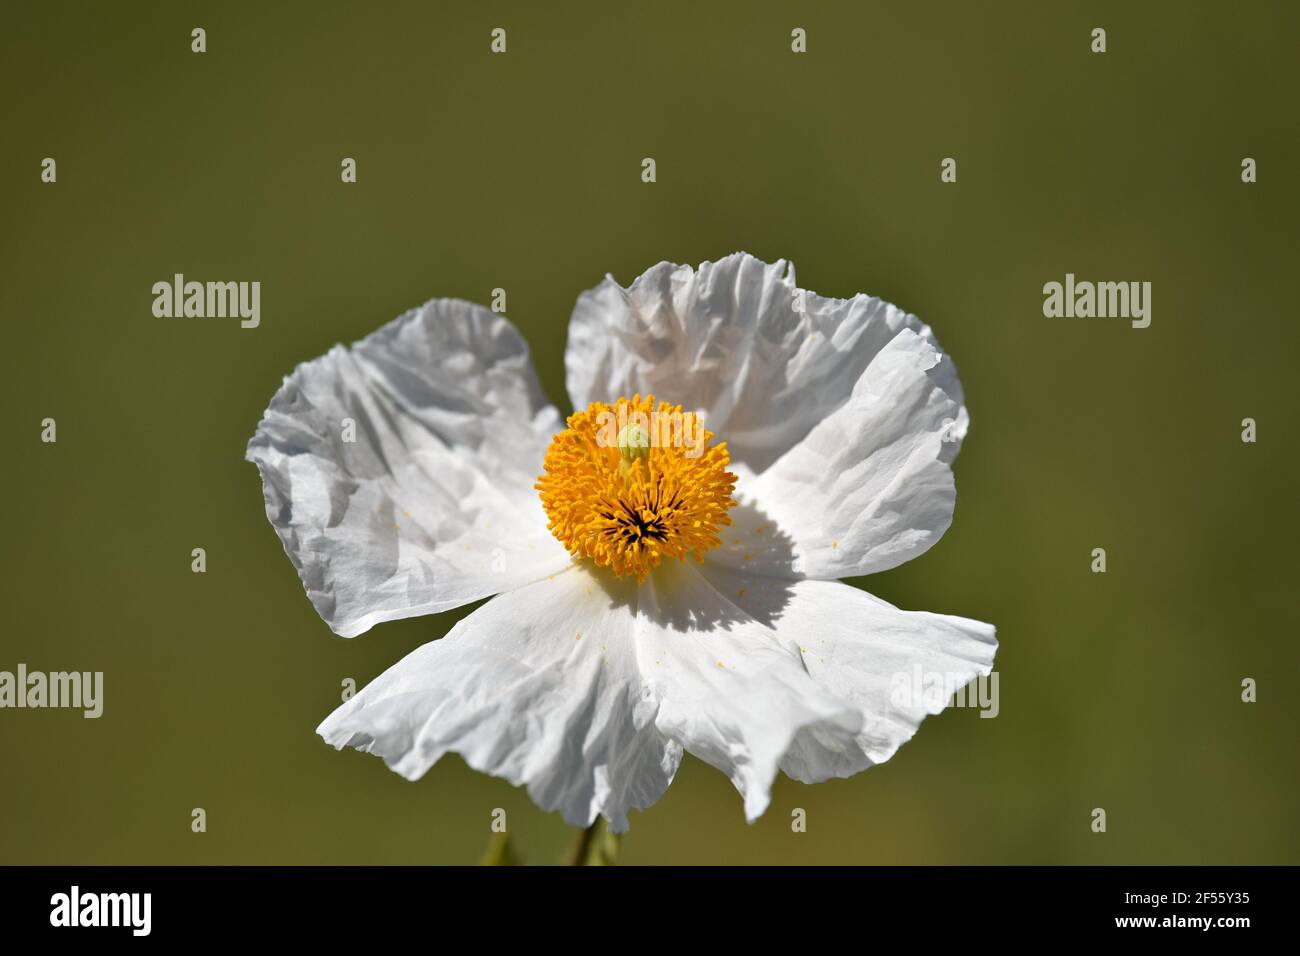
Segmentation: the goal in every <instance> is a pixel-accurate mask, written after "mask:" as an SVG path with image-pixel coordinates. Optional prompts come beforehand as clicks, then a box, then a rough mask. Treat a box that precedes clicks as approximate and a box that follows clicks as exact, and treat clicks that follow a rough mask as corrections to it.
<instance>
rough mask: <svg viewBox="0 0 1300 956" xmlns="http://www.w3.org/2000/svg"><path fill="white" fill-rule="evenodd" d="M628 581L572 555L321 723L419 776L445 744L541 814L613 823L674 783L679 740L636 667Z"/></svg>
mask: <svg viewBox="0 0 1300 956" xmlns="http://www.w3.org/2000/svg"><path fill="white" fill-rule="evenodd" d="M636 634H637V623H636V582H635V580H632V581H630V582H629V581H626V580H624V581H618V580H617V579H614V578H612V576H609V575H604V574H600V573H598V572H595V571H593V570H592V569H590V568H588V567H586V566H582V565H573V566H571V567H570V568H569V569H568V570H565V571H563V572H561V573H559V574H557V575H555V577H554V578H552V579H545V580H542V581H538V582H536V583H534V584H530V585H527V586H525V587H523V588H520V589H519V590H516V591H511V592H509V593H506V594H501V595H498V596H497V597H495V598H493V599H492V600H490V601H488V602H487V603H486V604H484V605H483V606H482V607H481V608H478V609H477V610H475V611H474V612H473V613H472V614H470V615H469V616H468V617H466V618H464V619H463V620H461V621H460V622H459V623H458V624H457V625H456V626H455V627H454V628H453V629H452V630H451V632H450V633H449V634H448V635H447V636H446V637H444V638H443V639H442V640H439V641H434V642H432V643H429V644H425V645H424V646H423V647H421V648H419V649H417V650H415V651H413V652H412V653H411V654H409V655H407V656H406V657H405V658H403V659H402V660H401V661H400V662H398V663H397V664H395V665H394V666H393V667H391V668H389V669H388V670H387V671H385V672H384V673H383V674H381V675H380V676H379V677H377V678H376V679H375V680H374V681H372V682H371V683H370V684H368V685H367V686H366V687H365V688H363V689H362V690H361V691H360V692H359V693H358V694H357V695H356V696H354V697H353V698H351V699H350V700H349V701H347V703H345V704H343V705H342V706H341V707H339V708H338V709H337V710H336V711H334V713H333V714H331V715H330V716H329V717H328V718H327V719H326V720H325V721H324V723H322V724H321V726H320V727H319V729H318V733H320V735H321V736H322V737H324V738H325V740H326V741H327V742H328V743H330V744H333V745H334V746H336V747H339V748H342V747H344V746H352V747H356V748H357V749H359V750H364V751H366V752H368V753H374V754H378V755H379V756H381V757H383V759H384V761H385V762H386V763H387V764H388V766H389V767H391V768H392V769H393V770H395V771H397V772H398V773H400V774H401V775H402V776H404V777H406V778H408V779H415V778H417V777H419V776H421V775H422V774H424V772H425V771H426V770H428V769H429V767H431V766H432V765H433V764H434V763H435V762H436V761H437V760H438V759H439V758H441V757H442V756H443V754H445V753H447V752H449V751H451V752H455V753H459V754H460V755H461V756H462V757H464V758H465V762H466V763H468V764H469V765H470V766H471V767H473V768H474V769H476V770H479V771H482V772H484V773H489V774H492V775H494V776H498V777H503V778H505V779H506V780H508V781H510V782H511V783H512V784H515V785H516V786H519V785H526V786H527V788H528V793H529V795H530V796H531V797H532V799H533V800H534V801H535V802H536V803H537V805H538V806H540V807H542V808H543V809H544V810H558V811H560V813H561V814H562V815H563V816H564V819H565V821H566V822H567V823H570V824H572V825H574V826H582V827H585V826H588V825H590V824H591V822H592V821H593V820H594V819H595V817H596V814H597V813H600V814H603V815H604V816H605V817H606V819H608V820H609V821H610V825H611V827H612V828H613V829H614V830H616V831H621V830H624V829H626V828H627V813H628V811H629V810H633V809H642V808H645V807H648V806H649V805H650V804H652V803H654V802H655V801H656V800H658V799H659V797H660V796H661V795H662V794H663V792H664V790H666V789H667V787H668V784H669V783H671V782H672V779H673V775H674V774H675V773H676V771H677V766H678V764H679V762H680V760H681V747H680V746H679V745H678V744H677V743H676V742H674V741H672V740H670V739H668V738H667V737H665V736H664V735H663V734H662V733H660V731H659V730H658V728H657V727H656V726H655V713H656V710H657V702H656V701H655V700H654V699H653V697H652V696H651V693H650V688H649V687H648V686H647V684H646V683H645V681H644V680H643V679H642V677H641V672H640V667H639V664H638V656H639V655H638V650H637V643H636Z"/></svg>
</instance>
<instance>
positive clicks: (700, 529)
mask: <svg viewBox="0 0 1300 956" xmlns="http://www.w3.org/2000/svg"><path fill="white" fill-rule="evenodd" d="M567 424H568V428H566V429H565V430H564V431H562V432H560V433H559V434H557V435H556V436H555V437H553V438H552V439H551V444H550V447H549V448H548V449H547V451H546V459H545V463H544V466H543V472H542V474H541V476H540V477H539V478H538V479H537V485H536V488H537V490H538V491H539V492H540V493H541V499H542V507H543V508H545V509H546V516H547V518H548V519H549V527H550V530H551V533H552V534H553V535H555V537H556V538H557V539H558V540H559V541H560V542H561V543H562V544H563V545H564V546H565V547H566V548H568V550H569V552H570V553H571V554H573V555H574V556H575V557H584V558H590V559H591V560H592V561H593V562H595V563H596V564H597V565H600V566H602V567H608V568H610V569H612V570H613V571H614V573H615V574H619V575H625V574H626V575H635V576H636V577H637V579H638V580H641V581H644V580H645V578H646V576H647V575H648V574H649V573H650V572H651V571H652V570H653V569H654V568H656V567H658V566H659V564H660V563H661V562H662V560H663V559H664V558H665V557H669V558H677V559H679V560H681V559H684V558H685V557H686V555H688V554H691V555H694V556H695V558H696V559H697V560H702V559H703V557H704V554H705V552H707V551H711V550H712V549H714V548H716V547H718V546H719V545H720V544H721V543H722V539H721V537H720V536H719V529H720V528H722V527H723V526H725V525H729V524H731V519H730V517H729V516H728V515H727V510H728V509H729V508H731V507H732V506H734V505H735V503H736V502H735V499H734V498H733V497H732V492H733V490H734V488H735V484H736V476H735V475H733V474H732V473H731V472H729V471H727V466H728V465H729V464H730V463H731V458H730V455H729V454H728V452H727V446H726V443H725V442H722V443H719V444H716V445H711V444H710V443H711V442H712V439H713V434H712V433H711V432H709V431H706V430H705V429H704V426H703V424H702V423H701V422H700V420H699V418H698V417H697V416H696V415H695V414H694V413H693V412H683V411H682V408H681V406H680V405H669V404H668V403H666V402H660V403H658V404H657V405H656V403H655V397H654V396H653V395H647V396H646V397H645V398H642V397H641V396H640V395H636V396H633V398H632V399H630V400H629V399H626V398H620V399H619V400H618V401H616V402H614V403H613V404H612V405H610V404H607V403H605V402H592V403H591V405H589V406H588V407H587V409H586V410H585V411H581V412H575V413H574V414H573V415H570V416H569V420H568V422H567Z"/></svg>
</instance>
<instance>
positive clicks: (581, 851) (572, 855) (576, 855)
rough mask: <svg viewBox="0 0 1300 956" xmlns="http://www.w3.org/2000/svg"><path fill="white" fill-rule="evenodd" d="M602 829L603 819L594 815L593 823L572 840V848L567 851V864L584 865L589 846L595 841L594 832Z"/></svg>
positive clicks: (589, 849)
mask: <svg viewBox="0 0 1300 956" xmlns="http://www.w3.org/2000/svg"><path fill="white" fill-rule="evenodd" d="M603 829H604V819H603V818H602V817H596V822H595V823H593V824H592V825H591V826H589V827H587V829H585V830H582V831H580V832H579V833H578V838H577V839H576V840H574V841H573V849H571V850H570V851H569V860H568V865H569V866H584V865H585V864H586V862H587V855H588V854H589V853H590V852H591V846H592V843H594V842H595V839H596V834H597V832H598V831H600V830H603Z"/></svg>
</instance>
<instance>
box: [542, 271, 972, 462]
mask: <svg viewBox="0 0 1300 956" xmlns="http://www.w3.org/2000/svg"><path fill="white" fill-rule="evenodd" d="M797 292H799V290H797V287H796V286H795V280H794V267H793V265H791V264H789V263H787V262H785V261H784V260H778V261H777V262H775V263H773V264H770V265H769V264H768V263H765V262H762V261H760V260H758V259H755V258H754V257H753V256H750V255H747V254H745V253H736V254H734V255H730V256H727V257H726V258H725V259H722V260H719V261H718V262H705V263H703V264H701V265H700V267H699V269H698V270H696V269H692V268H691V267H690V266H679V265H673V264H671V263H667V262H661V263H660V264H658V265H656V266H654V267H653V268H651V269H649V270H648V271H647V272H646V273H645V274H644V275H642V276H641V277H640V278H638V279H637V280H636V281H635V282H633V283H632V284H631V285H630V286H628V287H627V288H624V287H622V286H621V285H619V284H618V282H616V281H615V280H614V278H613V277H612V276H607V277H606V278H605V281H604V282H602V283H601V284H600V285H599V286H597V287H596V288H594V289H591V290H590V291H588V292H585V293H583V294H582V295H581V296H580V297H579V299H578V302H577V305H576V306H575V308H574V312H573V317H572V319H571V321H570V324H569V342H568V349H567V351H566V353H565V369H566V372H567V375H568V389H569V397H570V398H571V399H572V401H573V404H574V407H575V408H586V407H587V405H588V404H589V403H590V402H592V401H612V400H614V399H616V398H618V397H619V396H621V395H626V396H629V397H630V396H631V395H632V394H633V393H636V392H640V393H641V394H646V393H653V394H655V395H656V396H658V397H660V398H662V399H664V400H667V401H671V402H673V403H677V404H681V405H682V406H683V408H685V409H686V410H688V411H696V412H701V413H703V414H704V417H705V422H706V424H707V426H708V427H709V429H710V430H712V431H713V432H714V433H715V434H717V435H718V437H719V439H720V440H725V441H726V442H727V446H728V448H729V449H730V451H731V456H732V459H733V461H736V462H740V463H743V464H744V465H746V466H748V467H749V468H750V469H751V470H753V471H755V472H761V471H763V470H764V469H765V468H767V467H768V466H769V465H770V464H771V463H772V462H774V461H775V460H776V459H777V458H778V457H779V456H780V455H782V454H783V453H784V452H786V451H787V450H788V449H790V448H791V447H793V446H794V445H795V444H796V443H797V442H798V441H799V440H800V439H802V438H804V437H805V436H806V435H807V434H808V433H809V431H811V430H812V428H813V427H814V426H815V425H816V424H817V423H818V422H820V421H821V420H822V419H824V418H825V417H826V416H828V415H830V414H831V413H833V412H834V411H835V410H836V409H838V408H839V407H840V406H842V405H843V404H845V403H846V402H847V401H848V400H849V397H850V395H852V394H853V393H854V391H855V385H856V384H857V383H858V381H859V379H860V378H861V377H862V375H863V373H864V372H865V370H866V369H867V368H868V366H869V365H870V364H871V363H872V361H873V360H874V359H875V357H876V356H877V355H878V354H879V353H880V352H881V351H882V350H883V349H884V348H886V347H887V346H888V345H889V343H890V342H892V341H893V340H894V339H895V337H897V336H898V335H899V333H900V332H902V331H904V330H910V331H912V332H914V333H915V334H917V335H919V336H921V337H922V338H924V339H925V340H926V341H928V342H930V343H931V344H932V345H934V346H935V347H936V349H937V347H938V343H937V342H935V341H934V337H933V335H932V333H931V331H930V329H929V327H928V326H926V325H925V324H924V323H922V322H921V321H920V320H919V319H918V318H917V317H916V316H914V315H909V314H907V313H905V312H903V311H902V310H901V309H898V308H896V307H895V306H893V305H890V304H889V303H888V302H885V301H883V300H881V299H878V298H874V297H871V296H867V295H857V296H854V297H853V298H852V299H829V298H823V297H822V296H819V295H816V294H814V293H812V292H807V291H803V292H802V293H801V294H800V295H796V293H797ZM800 299H801V300H802V306H803V308H802V311H798V310H797V308H796V306H797V305H798V303H799V300H800ZM935 378H936V380H937V381H938V383H939V384H940V385H941V387H943V389H944V391H945V392H946V393H947V394H948V395H949V396H950V397H951V398H952V399H953V400H954V402H955V405H956V408H955V410H954V422H953V426H952V432H951V437H952V439H953V444H952V447H951V449H950V451H951V454H956V451H957V447H958V445H959V443H960V441H961V439H962V437H963V436H964V435H965V431H966V422H967V417H966V410H965V407H964V402H963V399H962V392H961V385H960V383H959V382H958V379H957V375H956V371H955V370H954V369H953V368H952V365H951V363H950V362H945V363H944V365H943V366H941V367H940V368H938V369H936V372H935Z"/></svg>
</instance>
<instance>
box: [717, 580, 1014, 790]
mask: <svg viewBox="0 0 1300 956" xmlns="http://www.w3.org/2000/svg"><path fill="white" fill-rule="evenodd" d="M702 573H703V575H704V577H706V578H707V579H708V580H709V581H710V582H711V583H712V584H713V585H714V586H715V587H716V588H717V589H718V590H719V591H720V592H721V593H724V594H728V595H732V600H733V601H735V603H736V605H737V606H738V607H739V608H742V609H743V610H744V611H745V612H747V613H749V614H750V615H752V616H753V617H755V618H757V619H759V620H764V621H767V622H769V623H770V626H771V627H772V628H773V629H774V630H775V632H776V634H777V635H778V636H779V639H780V640H781V641H782V642H783V643H784V644H786V645H787V646H789V647H791V648H793V649H795V650H796V651H797V652H798V653H799V654H800V656H801V659H802V662H803V665H804V667H806V668H807V671H808V674H809V675H810V677H811V678H812V679H813V680H814V681H816V682H817V684H818V685H820V686H821V687H822V688H824V689H825V690H826V691H828V692H830V693H831V694H833V695H834V696H835V697H837V698H839V699H841V700H844V701H847V702H849V703H851V704H852V705H853V706H854V707H855V708H857V709H858V711H859V712H860V715H861V717H862V720H863V724H862V728H861V730H860V732H859V733H858V734H857V736H856V738H855V740H854V742H853V745H852V746H848V747H845V746H842V744H841V743H840V742H839V741H833V742H831V743H830V744H829V745H828V743H827V741H826V740H824V739H822V738H820V737H819V736H818V735H816V734H814V733H802V734H800V735H799V737H798V738H797V739H796V741H795V742H794V745H793V746H792V747H791V748H790V750H789V752H788V753H787V754H786V756H785V759H784V760H783V762H782V764H781V769H782V770H783V771H784V772H785V773H786V774H787V775H789V776H791V777H794V778H795V779H796V780H801V781H803V782H805V783H817V782H820V781H822V780H826V779H828V778H831V777H847V776H850V775H851V774H855V773H858V772H859V771H861V770H865V769H866V768H868V767H871V766H874V765H875V764H878V763H883V762H884V761H886V760H888V759H889V758H890V757H891V756H893V755H894V752H895V751H897V750H898V748H899V747H900V746H902V745H903V744H904V743H906V742H907V741H908V740H910V739H911V737H912V735H913V734H914V733H916V730H917V728H918V727H919V726H920V724H921V721H922V720H924V719H925V717H926V715H927V714H937V713H939V712H940V711H942V710H943V709H944V708H945V706H946V705H947V703H948V700H949V698H950V697H951V696H952V692H953V691H954V690H956V689H958V688H962V687H965V686H966V685H967V684H968V683H969V682H970V681H972V680H974V679H975V678H976V677H981V676H987V675H988V674H989V673H990V671H991V669H992V666H993V656H994V654H995V653H996V652H997V646H998V645H997V638H996V636H995V630H994V628H993V626H992V625H990V624H984V623H981V622H980V621H972V620H969V619H967V618H961V617H952V616H949V615H945V614H929V613H925V612H920V611H901V610H899V609H898V608H896V607H894V606H893V605H891V604H889V603H888V602H886V601H882V600H881V599H880V598H877V597H874V596H873V595H871V594H868V593H867V592H865V591H862V590H859V589H858V588H855V587H851V586H850V585H847V584H842V583H840V582H837V581H781V580H777V579H774V578H770V577H767V576H764V575H756V574H742V573H738V572H736V571H733V570H730V569H728V568H724V567H722V566H719V565H716V564H713V563H712V562H707V561H706V562H705V565H704V567H703V569H702ZM970 699H971V698H970V697H968V698H967V700H968V701H969V700H970Z"/></svg>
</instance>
